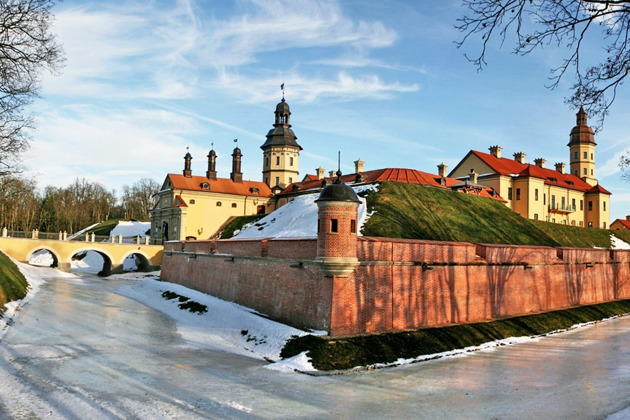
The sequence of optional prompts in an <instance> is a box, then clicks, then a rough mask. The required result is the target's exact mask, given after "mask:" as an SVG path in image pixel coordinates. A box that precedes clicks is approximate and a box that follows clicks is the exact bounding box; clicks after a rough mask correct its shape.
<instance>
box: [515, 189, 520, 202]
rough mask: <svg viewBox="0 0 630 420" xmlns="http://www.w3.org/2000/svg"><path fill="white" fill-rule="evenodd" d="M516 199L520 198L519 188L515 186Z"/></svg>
mask: <svg viewBox="0 0 630 420" xmlns="http://www.w3.org/2000/svg"><path fill="white" fill-rule="evenodd" d="M516 199H517V200H520V199H521V189H520V188H517V189H516Z"/></svg>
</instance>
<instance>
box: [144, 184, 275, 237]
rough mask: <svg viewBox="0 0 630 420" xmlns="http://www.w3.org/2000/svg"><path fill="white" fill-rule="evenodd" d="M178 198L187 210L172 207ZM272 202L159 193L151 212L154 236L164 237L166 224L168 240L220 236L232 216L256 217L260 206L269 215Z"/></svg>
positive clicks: (198, 193)
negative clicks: (165, 225) (164, 225)
mask: <svg viewBox="0 0 630 420" xmlns="http://www.w3.org/2000/svg"><path fill="white" fill-rule="evenodd" d="M177 195H179V196H180V197H181V198H182V200H183V201H184V202H185V203H186V207H175V208H173V207H172V203H176V196H177ZM269 201H270V199H269V198H268V197H256V196H240V195H232V194H222V193H216V192H211V191H185V190H184V191H172V190H167V191H164V192H163V193H160V201H159V204H158V206H156V208H155V209H154V210H152V211H151V236H152V238H155V239H156V240H160V239H161V238H163V237H164V233H163V232H162V226H163V222H166V223H168V226H169V234H168V239H169V240H184V239H186V238H188V237H193V238H196V239H207V238H210V237H211V236H213V235H214V234H215V233H217V230H218V229H219V228H220V227H221V226H222V225H223V224H224V223H225V222H226V221H227V220H228V219H229V218H230V217H233V216H248V215H253V214H257V213H258V209H259V206H265V212H267V213H268V212H269V211H271V210H272V208H270V206H269V205H270V203H269ZM218 203H220V205H219V204H218ZM164 207H166V208H164Z"/></svg>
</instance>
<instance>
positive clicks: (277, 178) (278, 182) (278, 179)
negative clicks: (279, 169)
mask: <svg viewBox="0 0 630 420" xmlns="http://www.w3.org/2000/svg"><path fill="white" fill-rule="evenodd" d="M276 185H280V177H279V176H277V177H276Z"/></svg>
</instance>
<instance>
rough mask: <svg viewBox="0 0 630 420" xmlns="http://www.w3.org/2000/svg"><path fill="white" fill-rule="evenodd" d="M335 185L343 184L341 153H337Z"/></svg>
mask: <svg viewBox="0 0 630 420" xmlns="http://www.w3.org/2000/svg"><path fill="white" fill-rule="evenodd" d="M333 184H341V151H338V152H337V179H335V182H333Z"/></svg>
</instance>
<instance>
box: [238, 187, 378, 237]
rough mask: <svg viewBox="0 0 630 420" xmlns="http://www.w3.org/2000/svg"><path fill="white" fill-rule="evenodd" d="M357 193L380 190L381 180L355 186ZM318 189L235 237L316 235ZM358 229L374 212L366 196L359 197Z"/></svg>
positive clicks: (248, 225) (244, 227) (250, 224)
mask: <svg viewBox="0 0 630 420" xmlns="http://www.w3.org/2000/svg"><path fill="white" fill-rule="evenodd" d="M352 189H353V190H354V191H355V192H356V193H357V194H358V193H361V192H365V191H378V184H364V185H357V186H354V187H352ZM318 198H319V193H313V194H304V195H299V196H297V197H295V198H294V199H293V200H292V201H290V202H288V203H287V204H285V205H284V206H282V207H280V208H279V209H277V210H275V211H274V212H272V213H270V214H268V215H267V216H265V217H263V218H262V219H260V220H258V221H257V222H254V223H249V224H247V225H245V226H243V228H242V229H241V230H240V231H239V232H238V233H237V234H235V235H234V239H253V238H300V237H301V238H303V237H315V236H317V203H315V200H317V199H318ZM359 200H361V204H360V205H359V208H358V221H357V222H358V223H357V224H358V231H359V235H360V232H361V228H362V227H363V225H364V224H365V223H366V222H367V220H368V219H369V217H370V216H371V214H369V213H368V211H367V205H366V200H365V198H364V197H359Z"/></svg>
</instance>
